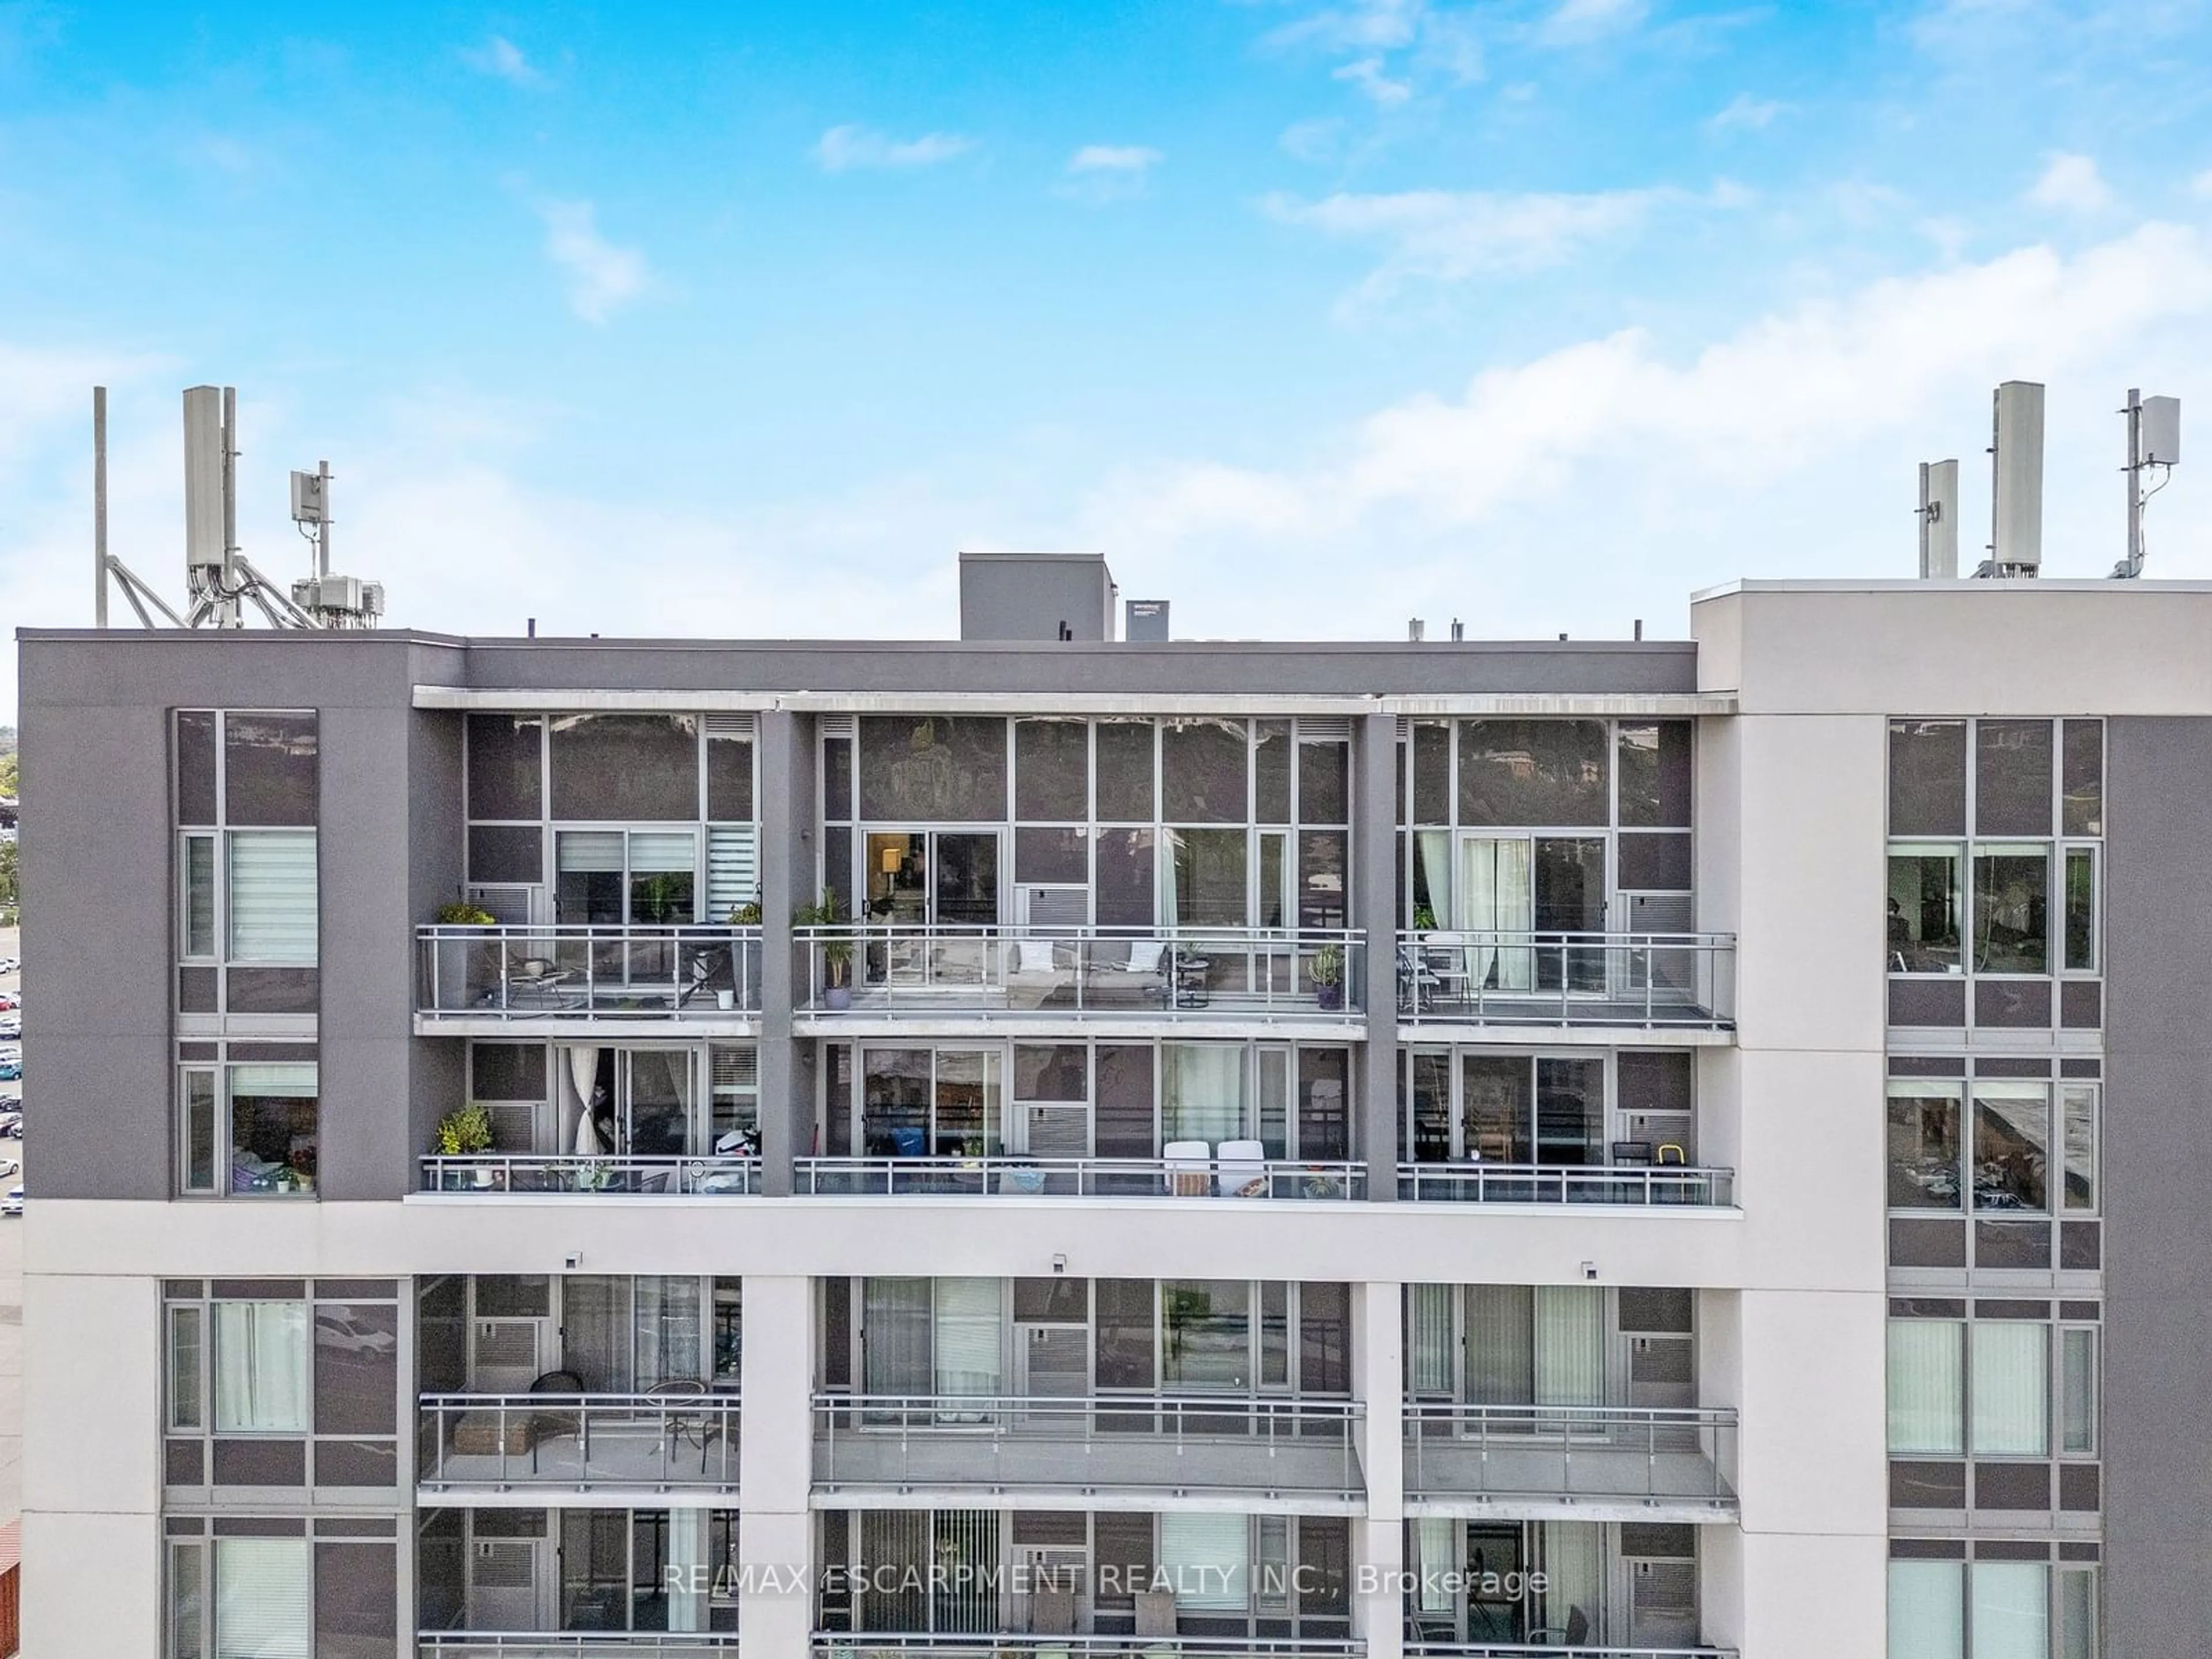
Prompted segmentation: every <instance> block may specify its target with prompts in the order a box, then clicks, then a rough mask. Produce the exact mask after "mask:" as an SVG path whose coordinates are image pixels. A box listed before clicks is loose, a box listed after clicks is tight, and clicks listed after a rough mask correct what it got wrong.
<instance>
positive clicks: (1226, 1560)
mask: <svg viewBox="0 0 2212 1659" xmlns="http://www.w3.org/2000/svg"><path fill="white" fill-rule="evenodd" d="M1160 1569H1161V1571H1162V1573H1163V1574H1164V1576H1165V1577H1166V1579H1167V1582H1168V1583H1170V1585H1171V1586H1173V1588H1174V1590H1175V1598H1176V1607H1178V1608H1181V1609H1182V1610H1184V1611H1187V1612H1190V1613H1242V1612H1243V1610H1244V1606H1245V1602H1246V1600H1247V1598H1248V1596H1249V1595H1250V1589H1251V1576H1252V1528H1251V1522H1249V1520H1248V1519H1246V1517H1244V1516H1241V1515H1163V1516H1160Z"/></svg>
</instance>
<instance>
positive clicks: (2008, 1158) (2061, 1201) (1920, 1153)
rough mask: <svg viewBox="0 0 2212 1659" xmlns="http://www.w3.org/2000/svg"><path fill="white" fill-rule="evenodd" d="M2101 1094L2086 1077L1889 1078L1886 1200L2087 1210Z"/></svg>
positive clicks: (1981, 1208)
mask: <svg viewBox="0 0 2212 1659" xmlns="http://www.w3.org/2000/svg"><path fill="white" fill-rule="evenodd" d="M2099 1095H2100V1085H2097V1084H2094V1083H2089V1082H2066V1083H2059V1084H2056V1085H2053V1084H2051V1083H2046V1082H2035V1081H2031V1080H2028V1079H2014V1078H1978V1079H1975V1080H1974V1081H1972V1083H1965V1082H1952V1081H1948V1080H1944V1079H1932V1078H1929V1079H1893V1080H1892V1081H1891V1083H1890V1085H1889V1122H1888V1135H1889V1206H1890V1208H1892V1209H1893V1210H1943V1211H1958V1210H1961V1209H1964V1208H1966V1207H1968V1206H1970V1205H1971V1207H1972V1209H1973V1210H1974V1211H1975V1212H1977V1213H1980V1214H1999V1215H2002V1214H2007V1213H2011V1214H2020V1215H2049V1214H2051V1213H2053V1212H2059V1213H2065V1214H2089V1213H2093V1212H2094V1211H2095V1210H2096V1209H2097V1207H2098V1193H2097V1139H2098V1100H2099ZM1970 1195H1971V1196H1970Z"/></svg>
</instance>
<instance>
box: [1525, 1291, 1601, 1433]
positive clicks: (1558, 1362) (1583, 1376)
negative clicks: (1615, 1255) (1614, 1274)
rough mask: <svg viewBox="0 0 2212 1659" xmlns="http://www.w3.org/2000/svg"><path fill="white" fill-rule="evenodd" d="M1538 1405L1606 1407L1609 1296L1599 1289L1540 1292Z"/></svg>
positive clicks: (1537, 1341) (1538, 1307) (1537, 1304)
mask: <svg viewBox="0 0 2212 1659" xmlns="http://www.w3.org/2000/svg"><path fill="white" fill-rule="evenodd" d="M1536 1403H1537V1404H1539V1405H1542V1406H1602V1405H1603V1404H1604V1403H1605V1292H1604V1291H1602V1290H1601V1289H1600V1288H1599V1287H1598V1286H1597V1285H1538V1286H1537V1287H1536Z"/></svg>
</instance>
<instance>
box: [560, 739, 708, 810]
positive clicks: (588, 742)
mask: <svg viewBox="0 0 2212 1659" xmlns="http://www.w3.org/2000/svg"><path fill="white" fill-rule="evenodd" d="M550 748H551V751H552V771H553V789H552V796H553V816H554V817H556V818H562V819H567V820H568V821H570V822H575V821H579V820H581V821H585V822H589V821H592V820H594V819H597V820H600V821H603V822H604V821H613V822H616V823H621V822H624V821H627V822H629V823H639V822H651V821H652V820H653V819H656V818H658V819H663V820H668V819H673V820H676V821H678V822H683V821H686V820H694V819H696V818H697V817H698V816H699V720H698V717H697V716H696V715H695V714H562V715H559V716H556V718H555V719H554V720H553V721H552V741H551V744H550Z"/></svg>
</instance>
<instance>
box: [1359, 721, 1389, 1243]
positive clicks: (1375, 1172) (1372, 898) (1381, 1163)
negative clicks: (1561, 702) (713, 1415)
mask: <svg viewBox="0 0 2212 1659" xmlns="http://www.w3.org/2000/svg"><path fill="white" fill-rule="evenodd" d="M1352 764H1353V767H1354V775H1353V784H1352V787H1353V790H1354V792H1355V793H1354V798H1353V805H1352V813H1353V823H1354V829H1353V834H1352V848H1353V852H1352V859H1353V863H1354V867H1353V869H1352V912H1351V914H1352V915H1353V916H1355V917H1358V918H1359V919H1360V920H1361V921H1363V922H1364V925H1365V927H1366V928H1367V939H1368V950H1367V957H1366V977H1365V982H1364V984H1363V985H1362V987H1360V988H1361V989H1362V990H1363V991H1364V993H1365V994H1366V998H1367V1041H1366V1042H1365V1043H1364V1045H1363V1046H1362V1048H1361V1049H1360V1054H1359V1060H1358V1065H1359V1066H1360V1079H1359V1128H1358V1135H1359V1152H1360V1155H1361V1156H1362V1157H1363V1158H1365V1159H1366V1160H1367V1193H1368V1196H1369V1197H1370V1198H1376V1199H1383V1200H1392V1199H1395V1198H1396V1197H1397V1196H1398V967H1397V963H1398V957H1397V951H1396V948H1395V945H1396V937H1397V935H1396V933H1395V927H1396V919H1397V914H1398V802H1397V786H1398V722H1397V720H1396V719H1395V718H1394V717H1393V716H1391V715H1389V714H1369V715H1367V716H1366V717H1364V719H1363V720H1360V722H1359V726H1358V732H1357V739H1356V741H1355V742H1354V744H1353V745H1352ZM1346 978H1347V982H1348V981H1349V975H1348V974H1347V975H1346Z"/></svg>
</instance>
